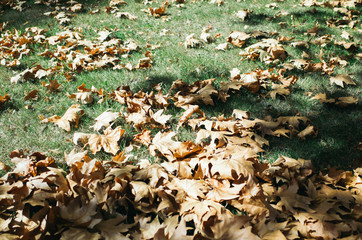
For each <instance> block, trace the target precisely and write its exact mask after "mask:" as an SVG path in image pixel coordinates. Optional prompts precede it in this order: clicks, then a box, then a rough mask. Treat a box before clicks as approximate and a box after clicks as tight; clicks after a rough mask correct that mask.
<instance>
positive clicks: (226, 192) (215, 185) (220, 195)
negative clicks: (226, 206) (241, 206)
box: [206, 178, 245, 202]
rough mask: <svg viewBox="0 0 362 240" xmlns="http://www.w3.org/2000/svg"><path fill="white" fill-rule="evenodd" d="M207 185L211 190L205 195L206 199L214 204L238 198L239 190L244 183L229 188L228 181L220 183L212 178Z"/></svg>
mask: <svg viewBox="0 0 362 240" xmlns="http://www.w3.org/2000/svg"><path fill="white" fill-rule="evenodd" d="M207 183H209V184H210V187H211V188H212V190H211V191H209V192H208V193H207V195H206V199H208V200H212V201H215V202H222V201H225V200H231V199H236V198H239V196H240V192H241V189H242V188H243V187H244V185H245V183H243V184H235V185H234V186H230V182H229V181H226V180H224V181H222V182H221V181H219V180H216V179H213V178H211V179H209V180H208V181H207Z"/></svg>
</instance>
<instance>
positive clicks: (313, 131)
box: [297, 125, 318, 140]
mask: <svg viewBox="0 0 362 240" xmlns="http://www.w3.org/2000/svg"><path fill="white" fill-rule="evenodd" d="M317 134H318V129H317V128H316V127H314V126H312V125H309V126H308V127H306V128H305V129H304V130H303V131H301V132H300V133H298V134H297V136H298V137H299V138H301V139H303V140H305V137H306V136H313V137H316V136H317Z"/></svg>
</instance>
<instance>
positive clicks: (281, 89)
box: [265, 84, 290, 100]
mask: <svg viewBox="0 0 362 240" xmlns="http://www.w3.org/2000/svg"><path fill="white" fill-rule="evenodd" d="M272 89H275V90H273V91H270V92H268V93H267V94H266V95H265V96H270V97H271V98H272V99H274V100H275V99H276V96H277V94H278V95H281V96H283V97H285V96H286V95H290V89H288V88H286V87H285V86H284V85H281V84H273V85H272Z"/></svg>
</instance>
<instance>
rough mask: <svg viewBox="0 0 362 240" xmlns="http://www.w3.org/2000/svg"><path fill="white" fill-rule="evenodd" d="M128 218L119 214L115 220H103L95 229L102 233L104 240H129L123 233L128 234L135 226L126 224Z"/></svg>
mask: <svg viewBox="0 0 362 240" xmlns="http://www.w3.org/2000/svg"><path fill="white" fill-rule="evenodd" d="M125 220H126V217H125V216H123V215H121V214H118V213H117V215H116V217H114V218H110V219H108V220H103V221H102V222H100V223H99V224H97V225H96V226H95V227H94V228H95V229H98V230H99V231H100V232H101V235H102V237H103V238H104V239H107V240H118V239H119V240H127V239H129V238H128V237H126V236H125V235H123V234H122V233H126V232H127V231H129V230H130V228H131V227H132V226H133V225H134V224H125V223H124V221H125Z"/></svg>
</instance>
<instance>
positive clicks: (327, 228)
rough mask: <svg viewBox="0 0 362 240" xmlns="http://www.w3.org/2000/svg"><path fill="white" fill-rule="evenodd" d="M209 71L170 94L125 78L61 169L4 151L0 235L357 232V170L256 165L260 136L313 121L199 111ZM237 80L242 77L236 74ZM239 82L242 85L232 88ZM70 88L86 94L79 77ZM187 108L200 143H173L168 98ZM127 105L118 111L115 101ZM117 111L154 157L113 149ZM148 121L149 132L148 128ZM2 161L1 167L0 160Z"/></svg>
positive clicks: (299, 131) (43, 159)
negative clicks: (102, 156)
mask: <svg viewBox="0 0 362 240" xmlns="http://www.w3.org/2000/svg"><path fill="white" fill-rule="evenodd" d="M212 83H213V80H212V79H211V80H205V81H198V82H195V83H194V84H192V85H189V84H186V83H184V82H183V81H181V80H179V81H176V82H174V84H173V86H172V90H173V91H175V92H176V93H172V98H171V97H170V96H168V95H164V94H162V92H161V90H160V86H156V87H155V92H154V91H152V92H150V93H144V92H142V91H140V92H137V93H133V92H132V91H131V90H130V89H129V87H127V86H125V87H123V88H120V89H117V90H115V91H114V92H113V93H112V94H111V95H110V96H111V97H112V98H113V99H114V100H116V101H118V102H120V103H122V104H124V105H125V106H126V108H125V111H124V112H123V111H122V110H121V111H120V112H110V111H106V112H104V113H102V114H101V115H100V116H99V117H97V118H96V119H95V124H94V125H93V129H94V130H95V131H97V134H87V133H75V134H74V139H73V141H74V143H75V144H77V145H83V149H84V148H86V147H87V146H89V148H90V150H91V152H92V153H93V154H95V153H96V152H99V151H102V149H103V151H105V152H108V153H111V154H112V155H114V156H113V158H112V159H111V160H109V161H103V162H101V161H99V160H97V159H95V158H93V159H92V157H91V156H90V155H89V154H88V151H87V150H85V151H77V150H76V149H74V150H73V151H72V152H71V153H69V154H66V155H65V158H64V162H65V163H66V171H65V170H63V168H61V167H59V166H58V165H57V164H56V163H55V160H54V159H53V158H51V157H47V156H45V155H44V154H42V153H38V152H36V153H33V154H27V153H25V152H23V151H14V152H12V153H11V158H12V160H11V161H12V162H13V163H14V164H15V165H16V168H15V169H13V170H12V171H8V173H7V174H5V175H4V176H3V177H2V178H1V179H0V183H1V185H0V189H1V193H2V194H1V199H0V201H1V210H0V211H1V215H0V219H1V223H2V224H1V226H3V227H2V228H1V232H2V236H4V237H6V238H7V239H18V238H19V237H20V239H70V238H74V237H77V239H84V238H91V239H100V238H102V239H184V238H186V239H300V238H322V239H335V238H344V237H346V239H353V238H356V237H357V236H358V235H359V234H360V232H359V231H360V229H361V228H362V226H361V217H362V208H361V207H362V205H361V204H362V198H361V195H362V192H361V191H362V189H361V186H362V170H361V169H355V170H354V171H353V172H351V171H347V172H345V171H338V170H335V169H331V170H330V171H327V172H318V171H314V170H313V167H312V164H311V162H310V161H308V160H303V159H297V160H296V159H292V158H288V157H285V156H281V157H280V158H279V159H278V160H277V161H276V162H274V163H273V164H269V163H262V162H260V161H259V159H258V156H259V155H258V153H260V152H263V151H264V150H263V146H264V145H268V144H269V142H268V140H267V139H265V138H264V137H265V136H266V135H272V136H277V137H280V136H284V137H293V136H298V137H300V138H302V139H305V138H306V137H307V136H310V135H312V136H315V135H316V134H317V129H316V128H315V127H314V126H313V125H311V124H310V120H309V119H308V118H306V117H303V116H290V117H288V116H284V117H279V118H277V119H272V118H271V117H266V118H265V119H263V120H262V119H252V118H251V117H250V114H249V113H248V112H245V111H241V110H234V112H233V115H232V116H231V117H229V118H227V117H224V116H219V117H217V118H215V117H212V118H209V119H208V118H207V117H206V115H205V113H204V112H202V111H201V110H200V107H199V104H213V99H212V97H211V95H212V94H214V95H215V97H217V96H218V95H219V94H220V92H222V93H223V94H224V95H225V94H227V93H228V91H226V90H225V87H224V88H222V89H221V90H217V89H216V88H215V87H213V85H212ZM238 83H240V82H238ZM239 88H240V86H239ZM78 89H80V90H81V91H84V93H87V92H88V93H89V92H91V90H90V89H89V91H86V90H85V89H86V88H85V87H84V86H80V87H79V88H78ZM170 104H172V105H174V106H175V107H180V108H183V109H185V111H184V112H183V113H182V114H181V115H180V116H179V120H178V124H177V128H178V129H179V128H181V127H191V128H192V129H193V130H194V131H195V132H196V140H195V142H193V141H190V140H189V141H184V142H181V141H178V140H176V139H174V138H175V137H177V132H174V131H172V130H170V124H168V123H169V122H170V121H172V119H170V118H171V115H166V114H164V111H166V110H167V107H169V105H170ZM80 107H81V106H80V105H79V104H74V105H72V106H71V107H70V108H69V109H68V110H67V111H66V113H65V114H64V115H63V117H59V116H57V115H55V116H53V117H49V118H46V119H43V120H42V122H44V123H47V122H54V123H55V124H57V125H58V126H59V127H61V128H63V129H64V130H66V131H70V129H71V126H75V127H76V126H77V125H78V122H79V118H80V117H81V116H82V115H83V114H84V111H83V110H82V109H80ZM122 109H124V108H122ZM119 118H123V120H125V121H126V122H128V123H130V124H132V125H133V126H134V128H135V129H137V130H138V131H139V132H140V133H139V134H137V135H135V136H134V138H133V140H132V141H131V143H130V146H129V147H128V148H130V147H131V148H134V147H139V145H145V146H146V147H147V148H148V150H149V152H150V154H151V155H153V156H155V157H157V158H158V159H159V160H158V161H156V162H155V163H150V161H149V160H148V159H143V160H139V161H138V162H137V164H136V165H135V164H134V162H133V161H131V158H132V156H130V155H128V154H127V153H126V152H120V149H119V144H118V142H119V140H120V139H121V138H122V136H123V134H124V130H123V129H122V126H120V125H118V126H116V125H115V124H114V123H115V122H117V121H116V120H117V119H119ZM149 129H154V130H152V131H155V130H157V131H158V132H157V133H156V134H155V135H153V132H152V131H151V130H149ZM2 169H7V170H9V169H10V168H9V167H8V166H6V165H3V166H2Z"/></svg>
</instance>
